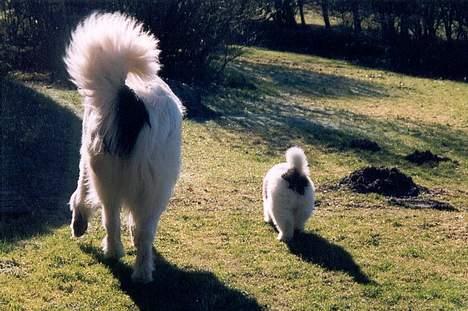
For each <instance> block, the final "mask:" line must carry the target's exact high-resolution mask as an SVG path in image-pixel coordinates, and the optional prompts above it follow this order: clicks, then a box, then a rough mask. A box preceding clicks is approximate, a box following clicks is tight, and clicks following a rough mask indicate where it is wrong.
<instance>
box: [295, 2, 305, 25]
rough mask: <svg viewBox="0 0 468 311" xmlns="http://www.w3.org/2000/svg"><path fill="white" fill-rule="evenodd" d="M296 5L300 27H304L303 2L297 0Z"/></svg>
mask: <svg viewBox="0 0 468 311" xmlns="http://www.w3.org/2000/svg"><path fill="white" fill-rule="evenodd" d="M297 5H298V6H299V14H300V15H301V25H302V26H305V25H306V22H305V18H304V0H298V1H297Z"/></svg>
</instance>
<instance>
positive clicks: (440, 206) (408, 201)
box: [388, 198, 457, 211]
mask: <svg viewBox="0 0 468 311" xmlns="http://www.w3.org/2000/svg"><path fill="white" fill-rule="evenodd" d="M388 202H389V203H390V204H393V205H398V206H401V207H406V208H414V209H426V208H429V209H436V210H439V211H456V210H457V209H456V208H455V207H454V206H453V205H451V204H449V203H447V202H440V201H436V200H431V199H416V198H391V199H389V200H388Z"/></svg>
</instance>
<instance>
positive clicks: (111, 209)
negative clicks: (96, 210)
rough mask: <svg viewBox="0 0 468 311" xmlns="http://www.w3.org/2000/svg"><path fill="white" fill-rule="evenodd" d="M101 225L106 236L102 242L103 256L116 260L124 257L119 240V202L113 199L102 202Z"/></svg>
mask: <svg viewBox="0 0 468 311" xmlns="http://www.w3.org/2000/svg"><path fill="white" fill-rule="evenodd" d="M102 224H103V226H104V228H106V236H105V237H104V239H103V240H102V249H103V251H104V255H105V256H106V257H108V258H115V259H118V258H120V257H123V255H125V252H124V248H123V244H122V241H121V238H120V202H119V201H118V200H117V199H115V198H112V199H109V200H104V201H103V207H102Z"/></svg>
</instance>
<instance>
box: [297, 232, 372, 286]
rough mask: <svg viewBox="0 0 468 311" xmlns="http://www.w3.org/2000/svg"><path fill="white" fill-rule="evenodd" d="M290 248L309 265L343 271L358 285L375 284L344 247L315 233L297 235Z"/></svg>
mask: <svg viewBox="0 0 468 311" xmlns="http://www.w3.org/2000/svg"><path fill="white" fill-rule="evenodd" d="M288 248H289V250H290V251H291V253H293V254H295V255H297V256H299V257H301V258H302V259H303V260H305V261H307V262H309V263H312V264H317V265H320V266H321V267H323V268H325V269H327V270H330V271H342V272H344V273H346V274H348V275H349V276H351V277H352V278H353V280H354V281H355V282H357V283H360V284H370V283H374V281H372V280H371V279H370V278H369V277H368V276H367V275H366V274H365V273H364V272H363V271H362V270H361V268H360V267H359V265H358V264H357V263H356V262H355V261H354V259H353V257H352V256H351V254H350V253H348V252H347V251H346V250H345V249H344V248H343V247H341V246H339V245H336V244H333V243H331V242H329V241H327V240H326V239H324V238H322V237H321V236H319V235H317V234H315V233H310V232H303V233H296V234H295V236H294V238H293V239H292V240H291V241H290V242H289V243H288Z"/></svg>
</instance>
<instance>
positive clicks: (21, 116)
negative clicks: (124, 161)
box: [0, 79, 81, 249]
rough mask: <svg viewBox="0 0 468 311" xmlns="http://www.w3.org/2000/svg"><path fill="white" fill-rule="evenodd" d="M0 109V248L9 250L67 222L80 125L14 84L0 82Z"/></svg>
mask: <svg viewBox="0 0 468 311" xmlns="http://www.w3.org/2000/svg"><path fill="white" fill-rule="evenodd" d="M0 103H1V125H0V126H1V134H2V135H1V138H0V139H1V142H2V144H1V148H2V149H1V154H0V156H1V159H0V160H1V166H0V168H1V184H0V195H1V198H0V239H1V240H2V241H0V242H6V243H4V244H3V245H7V247H8V246H10V247H11V246H13V245H14V242H16V241H18V240H21V239H24V238H28V237H30V236H32V235H36V234H42V233H47V232H49V231H50V230H51V229H52V228H56V227H59V226H62V225H63V224H65V223H67V222H68V219H69V211H68V208H67V202H68V198H69V196H70V194H71V193H72V191H73V189H74V187H75V184H76V178H77V174H78V169H77V168H78V161H79V148H80V141H81V139H80V135H81V120H80V119H79V118H78V117H77V116H76V115H75V114H73V113H72V112H71V111H69V110H67V109H65V108H63V107H61V106H60V105H59V104H57V103H56V102H55V101H54V100H52V99H51V98H49V97H47V96H44V95H43V94H40V93H38V92H36V91H35V90H33V89H31V88H29V87H27V86H25V85H23V84H21V83H19V82H15V81H10V80H4V79H0ZM2 249H3V248H2Z"/></svg>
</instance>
